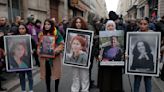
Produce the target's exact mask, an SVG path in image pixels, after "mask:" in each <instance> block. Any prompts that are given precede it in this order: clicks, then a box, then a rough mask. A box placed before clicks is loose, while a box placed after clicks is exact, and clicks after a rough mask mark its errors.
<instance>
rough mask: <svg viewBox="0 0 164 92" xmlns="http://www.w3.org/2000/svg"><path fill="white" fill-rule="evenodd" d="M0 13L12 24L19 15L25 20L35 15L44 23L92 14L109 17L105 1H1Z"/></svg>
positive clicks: (86, 16)
mask: <svg viewBox="0 0 164 92" xmlns="http://www.w3.org/2000/svg"><path fill="white" fill-rule="evenodd" d="M0 12H1V13H0V16H5V17H7V18H8V20H9V22H10V23H11V22H14V20H15V17H16V16H18V15H19V16H21V17H22V18H24V19H25V20H26V18H27V17H28V16H30V15H34V17H35V18H36V19H40V20H41V21H42V22H43V21H44V20H45V19H46V18H52V17H54V18H55V19H56V21H57V22H61V21H62V19H63V17H66V18H68V19H69V18H72V17H74V16H83V17H84V18H85V19H87V18H88V15H89V14H90V13H93V14H96V15H98V16H100V17H106V15H107V10H106V4H105V0H32V1H31V0H0Z"/></svg>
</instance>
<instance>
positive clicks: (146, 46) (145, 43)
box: [132, 41, 151, 57]
mask: <svg viewBox="0 0 164 92" xmlns="http://www.w3.org/2000/svg"><path fill="white" fill-rule="evenodd" d="M139 42H143V44H144V46H145V49H146V52H147V53H148V54H149V53H151V49H150V46H149V44H148V43H147V42H146V41H138V42H136V44H135V47H134V49H133V52H132V53H133V55H134V56H136V57H138V56H139V55H140V52H139V51H138V49H137V44H138V43H139Z"/></svg>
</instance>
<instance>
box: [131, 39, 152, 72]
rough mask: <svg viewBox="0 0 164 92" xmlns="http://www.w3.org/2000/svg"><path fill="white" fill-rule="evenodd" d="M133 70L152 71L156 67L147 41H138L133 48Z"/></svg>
mask: <svg viewBox="0 0 164 92" xmlns="http://www.w3.org/2000/svg"><path fill="white" fill-rule="evenodd" d="M133 56H134V57H133V63H132V66H131V69H132V70H137V69H146V70H150V71H152V70H153V69H154V63H153V55H152V54H151V49H150V46H149V44H148V43H147V42H145V41H138V42H137V43H136V45H135V47H134V50H133Z"/></svg>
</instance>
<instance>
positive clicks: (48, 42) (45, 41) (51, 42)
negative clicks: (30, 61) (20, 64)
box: [39, 36, 55, 58]
mask: <svg viewBox="0 0 164 92" xmlns="http://www.w3.org/2000/svg"><path fill="white" fill-rule="evenodd" d="M39 48H40V56H41V57H49V58H54V57H55V55H54V49H55V37H54V36H42V37H41V39H40V43H39Z"/></svg>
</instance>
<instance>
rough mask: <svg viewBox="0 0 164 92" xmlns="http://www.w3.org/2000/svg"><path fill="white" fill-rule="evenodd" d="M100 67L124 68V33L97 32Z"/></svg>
mask: <svg viewBox="0 0 164 92" xmlns="http://www.w3.org/2000/svg"><path fill="white" fill-rule="evenodd" d="M99 36H100V39H99V42H100V43H99V47H100V53H99V56H100V57H101V58H102V60H101V62H100V65H101V66H124V31H123V30H116V31H100V32H99Z"/></svg>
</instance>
